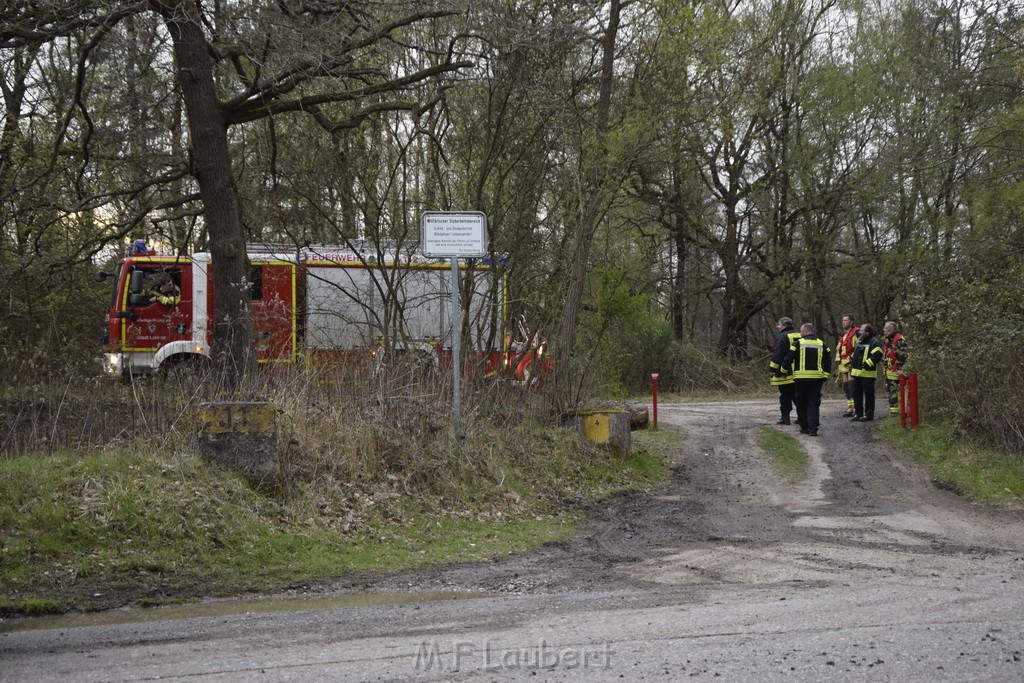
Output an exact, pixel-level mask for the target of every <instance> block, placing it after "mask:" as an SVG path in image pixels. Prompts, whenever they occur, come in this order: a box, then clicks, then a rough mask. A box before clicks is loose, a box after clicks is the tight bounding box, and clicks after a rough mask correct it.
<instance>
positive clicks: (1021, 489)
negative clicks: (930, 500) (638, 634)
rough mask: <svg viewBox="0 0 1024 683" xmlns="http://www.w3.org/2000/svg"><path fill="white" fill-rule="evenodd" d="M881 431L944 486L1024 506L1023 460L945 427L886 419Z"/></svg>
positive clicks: (983, 498)
mask: <svg viewBox="0 0 1024 683" xmlns="http://www.w3.org/2000/svg"><path fill="white" fill-rule="evenodd" d="M880 434H881V435H882V436H883V437H884V438H885V439H886V440H887V441H889V442H890V443H892V444H894V445H896V446H898V447H900V448H902V449H904V450H906V451H908V452H909V453H911V454H912V455H913V457H914V459H915V460H916V461H917V462H919V463H920V464H921V465H922V466H924V468H925V469H926V470H927V471H928V474H929V475H930V476H931V477H932V480H933V481H934V482H935V483H936V484H937V485H938V486H941V487H943V488H948V489H950V490H953V491H956V492H957V493H959V494H960V495H962V496H964V497H965V498H967V499H969V500H974V501H978V502H984V503H991V504H995V505H1016V506H1021V505H1024V459H1022V458H1020V457H1015V456H1012V455H1007V454H1005V453H999V452H997V451H994V450H992V449H989V448H984V447H981V446H978V445H976V444H972V443H970V442H969V441H965V440H964V439H962V438H959V437H957V436H955V435H954V434H952V432H951V431H950V430H948V429H946V428H943V427H936V426H923V427H921V428H919V429H913V430H908V429H903V428H901V427H900V426H899V422H898V421H897V420H885V421H884V422H883V423H882V426H881V429H880Z"/></svg>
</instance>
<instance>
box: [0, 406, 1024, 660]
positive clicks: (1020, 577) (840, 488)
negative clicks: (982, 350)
mask: <svg viewBox="0 0 1024 683" xmlns="http://www.w3.org/2000/svg"><path fill="white" fill-rule="evenodd" d="M773 405H774V404H773V402H771V401H749V402H730V403H714V404H711V403H708V404H679V405H669V406H666V405H662V406H661V407H660V409H659V423H660V426H661V428H662V429H668V428H671V429H678V430H680V431H681V432H682V433H683V434H684V439H683V440H682V442H681V443H680V444H679V446H678V449H677V452H676V454H675V457H674V463H673V468H674V469H673V474H672V476H671V478H670V480H669V481H667V482H665V483H664V484H663V485H661V486H659V487H658V488H657V489H656V490H654V491H651V492H649V493H645V494H634V495H628V496H620V497H617V498H614V499H612V500H609V501H605V502H603V503H601V504H599V505H597V506H596V507H595V509H594V510H593V512H594V515H595V521H594V523H593V525H592V526H591V527H590V529H589V530H588V531H587V533H585V534H583V535H581V536H580V537H578V538H577V539H574V540H572V541H569V542H566V543H561V544H554V545H551V546H548V547H545V548H543V549H541V550H539V551H537V552H534V553H531V554H528V555H524V556H520V557H515V558H506V559H499V560H495V561H492V562H485V563H478V564H471V565H463V566H452V567H444V568H437V569H430V570H424V571H417V572H412V573H406V574H401V575H397V576H390V577H373V578H367V577H362V578H360V579H359V580H357V581H348V582H345V583H342V584H339V585H337V586H334V587H333V588H332V590H330V591H329V592H328V594H327V595H326V596H325V595H324V594H319V595H316V596H298V595H296V596H291V597H293V598H295V599H294V600H293V601H292V602H290V603H289V606H288V607H286V608H285V609H284V610H283V611H282V610H281V609H280V608H277V607H275V608H274V610H275V611H273V612H266V613H264V612H261V611H260V606H259V605H260V603H258V602H248V603H242V604H241V605H240V606H239V607H238V608H237V609H235V610H231V609H224V610H222V612H221V613H220V614H219V615H218V616H217V617H211V616H204V615H203V613H202V612H199V611H194V612H193V613H191V614H187V613H186V614H181V613H175V614H174V615H173V616H172V615H168V618H167V619H164V620H161V621H147V622H145V623H139V622H138V621H137V620H133V618H132V616H131V615H130V614H126V615H125V618H124V619H123V620H121V622H122V623H115V624H107V625H96V626H87V627H81V628H76V627H74V626H75V625H74V624H73V623H71V622H65V623H63V624H57V627H56V628H54V627H50V628H47V629H45V630H35V631H15V632H9V633H4V634H0V661H5V662H6V663H5V664H4V665H3V667H0V679H5V680H15V677H16V678H17V679H19V680H21V679H22V676H21V674H29V673H33V672H34V675H33V676H31V677H38V678H44V679H46V678H53V679H56V678H60V677H61V676H62V672H63V673H66V672H74V673H75V674H76V676H75V677H76V678H79V679H80V680H110V679H114V680H132V679H136V678H149V677H175V676H181V677H190V678H191V677H200V678H216V679H218V680H242V679H247V678H248V677H250V676H251V675H253V673H254V672H261V673H262V675H263V676H264V677H266V678H268V679H270V680H279V679H285V678H288V679H292V678H298V679H317V678H330V679H331V680H378V679H380V680H388V679H407V678H416V679H423V680H465V679H484V680H489V679H498V678H500V679H502V680H508V679H520V678H521V679H524V680H526V679H529V680H538V678H537V677H538V676H539V677H540V678H539V680H566V679H584V678H586V679H587V680H613V679H614V680H623V679H626V680H641V679H647V678H661V679H668V680H672V679H677V678H681V677H683V676H708V677H711V676H725V677H727V678H739V679H746V678H759V679H775V678H797V679H821V678H824V677H829V678H836V677H840V678H842V677H848V678H866V679H869V680H871V679H874V680H879V679H888V678H906V679H911V680H942V679H949V680H962V679H964V678H969V679H972V680H979V679H982V680H984V679H987V680H1012V679H1017V680H1020V679H1024V663H1022V661H1021V660H1022V659H1024V591H1022V590H1021V588H1022V585H1024V515H1022V513H1021V512H1020V511H1012V510H994V509H989V508H985V507H981V506H977V505H972V504H970V503H966V502H964V501H963V500H962V499H960V498H959V497H957V496H956V495H955V494H953V493H950V492H949V491H946V490H943V489H940V488H937V487H936V486H934V485H933V484H932V483H931V482H930V481H929V480H928V479H927V477H926V476H925V475H924V474H923V472H922V471H921V470H920V469H919V468H918V467H917V466H916V465H914V464H913V463H912V462H911V461H910V460H909V459H908V458H907V457H906V456H904V455H902V454H900V453H898V452H895V451H893V450H892V449H890V448H888V447H887V446H886V445H885V444H883V443H881V442H880V441H878V440H877V439H875V438H874V436H873V431H872V428H873V425H871V424H865V423H853V422H850V421H849V420H845V419H842V418H840V417H838V415H839V413H841V412H842V407H841V406H840V405H839V404H838V403H826V405H825V406H823V415H824V416H825V417H824V419H823V424H822V429H821V436H820V437H818V438H811V437H806V436H801V437H799V438H800V440H801V443H802V444H803V445H804V447H805V449H806V450H807V451H808V453H809V454H810V456H811V468H810V472H809V476H808V477H807V478H806V479H804V480H803V481H800V482H798V483H794V482H791V481H789V480H787V479H786V478H784V477H782V476H780V475H779V474H778V473H777V472H776V470H775V468H774V466H773V464H772V462H771V459H770V458H769V457H768V456H767V455H765V454H764V453H762V452H761V451H760V450H759V449H758V448H757V446H756V443H755V439H756V436H757V433H758V430H759V429H761V428H762V427H764V426H768V425H771V424H773V423H774V420H775V412H774V408H773ZM779 429H789V430H790V433H793V434H794V435H797V432H796V429H795V428H785V427H779ZM356 592H358V593H359V594H360V595H364V596H365V595H375V596H385V598H386V596H392V597H393V599H392V600H390V601H388V600H387V599H385V602H389V604H383V605H365V606H358V607H356V606H347V607H346V606H340V607H339V606H336V605H326V603H325V599H326V598H327V597H330V596H339V595H340V596H344V595H351V594H353V593H356ZM451 593H458V594H459V595H460V596H461V597H463V598H466V597H467V596H472V599H459V600H453V599H450V597H451V596H450V594H451ZM278 597H280V596H278ZM230 604H231V603H223V605H230ZM151 612H153V611H151Z"/></svg>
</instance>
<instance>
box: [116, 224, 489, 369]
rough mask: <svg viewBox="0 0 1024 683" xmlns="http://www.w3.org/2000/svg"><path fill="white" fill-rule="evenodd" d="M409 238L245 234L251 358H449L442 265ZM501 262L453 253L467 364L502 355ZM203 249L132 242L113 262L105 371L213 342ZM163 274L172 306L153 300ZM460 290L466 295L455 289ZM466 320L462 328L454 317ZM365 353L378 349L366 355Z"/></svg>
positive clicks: (168, 362)
mask: <svg viewBox="0 0 1024 683" xmlns="http://www.w3.org/2000/svg"><path fill="white" fill-rule="evenodd" d="M415 247H416V245H409V244H396V243H388V244H384V245H381V244H376V243H371V242H366V241H360V242H350V243H347V244H345V245H340V246H305V247H298V248H295V247H290V248H289V247H283V246H280V245H277V246H274V245H249V247H247V255H248V259H249V264H250V268H251V270H250V296H251V297H252V316H253V337H254V340H255V344H256V353H257V359H258V362H259V363H261V364H284V365H286V366H295V365H297V364H306V365H313V366H315V367H320V366H321V365H323V364H330V363H337V362H355V363H364V364H368V365H370V366H371V367H372V364H373V363H374V362H378V363H379V362H380V358H382V357H383V354H384V353H387V352H388V350H390V352H391V353H396V354H399V353H400V354H420V355H421V356H422V357H424V358H428V359H429V362H431V363H433V364H434V365H435V366H436V367H451V348H452V344H451V303H450V302H451V266H450V263H449V262H447V261H445V260H442V259H434V258H427V257H424V256H422V255H420V254H418V253H417V252H416V251H415ZM503 265H504V264H503V263H492V262H491V261H490V260H487V259H481V260H478V261H475V262H472V263H471V264H470V263H466V262H463V263H460V280H461V281H462V287H463V291H464V292H466V291H468V292H469V294H470V296H469V297H468V298H469V307H468V311H467V310H463V312H462V316H463V319H464V320H466V321H468V327H469V337H468V342H469V343H468V346H467V344H466V340H465V339H464V340H463V343H462V346H463V348H464V349H466V353H467V357H468V361H467V367H468V368H471V369H475V368H479V369H482V370H483V372H484V373H485V374H492V373H494V372H496V371H497V370H498V369H499V368H500V367H501V364H502V361H503V351H504V349H503V348H502V346H503V344H504V339H505V335H504V333H503V321H504V320H505V318H506V317H507V311H506V305H507V302H506V292H507V288H506V274H505V269H504V268H503V267H502V266H503ZM215 267H216V264H215V263H214V260H213V258H212V257H211V255H210V254H208V253H196V254H192V255H189V256H174V255H166V254H159V253H157V252H156V251H154V250H152V249H149V248H147V247H146V245H145V244H144V243H143V242H136V243H134V244H133V245H132V246H131V247H130V248H129V250H128V255H127V256H126V257H125V258H123V259H122V260H121V261H120V262H119V263H118V267H117V271H116V272H115V273H112V274H110V275H111V276H112V277H113V279H114V286H113V291H112V293H111V298H110V305H109V307H108V309H107V314H106V335H105V337H106V338H105V340H104V343H105V346H106V351H107V353H106V354H105V356H104V358H103V365H104V370H105V372H106V373H107V374H108V375H110V376H112V377H121V378H125V379H128V378H131V377H133V376H136V375H149V374H154V373H156V372H158V371H161V370H164V369H169V368H177V367H182V365H183V364H187V363H189V362H200V363H201V362H203V361H205V360H206V359H208V358H209V357H210V347H211V345H213V344H215V343H216V341H215V334H214V333H213V325H214V319H215V311H214V310H213V306H214V303H213V277H212V273H213V270H214V268H215ZM165 276H170V278H171V279H172V280H173V282H174V283H175V285H177V286H178V288H179V289H180V290H181V298H180V301H178V303H177V304H176V305H165V304H162V303H159V302H158V301H153V300H152V298H153V297H152V296H151V294H148V293H146V292H150V291H151V290H152V289H155V287H156V284H155V283H156V282H157V281H158V280H159V279H161V278H163V277H165ZM464 298H465V296H464ZM463 329H465V327H464V328H463ZM372 359H377V360H376V361H373V360H372Z"/></svg>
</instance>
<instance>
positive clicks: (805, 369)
mask: <svg viewBox="0 0 1024 683" xmlns="http://www.w3.org/2000/svg"><path fill="white" fill-rule="evenodd" d="M785 365H787V366H788V367H790V368H792V370H793V384H794V385H795V391H794V402H795V403H796V423H797V424H798V425H800V431H801V432H803V433H804V434H810V435H811V436H817V435H818V425H819V423H820V419H821V388H822V386H824V384H825V380H827V379H828V378H829V375H831V374H832V350H831V349H830V348H828V347H827V346H825V342H823V341H821V340H820V339H818V338H817V337H815V336H814V325H812V324H811V323H804V324H803V325H801V326H800V336H799V337H798V338H796V339H794V340H793V343H792V344H791V345H790V347H789V353H787V354H786V360H785Z"/></svg>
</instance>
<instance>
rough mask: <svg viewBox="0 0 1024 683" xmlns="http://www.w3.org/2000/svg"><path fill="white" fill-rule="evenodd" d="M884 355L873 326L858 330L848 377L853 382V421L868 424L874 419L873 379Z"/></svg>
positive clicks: (865, 325)
mask: <svg viewBox="0 0 1024 683" xmlns="http://www.w3.org/2000/svg"><path fill="white" fill-rule="evenodd" d="M883 356H884V354H883V351H882V345H881V344H880V343H879V342H878V339H876V338H875V328H874V326H873V325H870V324H867V323H865V324H864V325H861V328H860V342H859V343H858V344H857V348H855V349H854V350H853V355H852V356H850V377H851V378H852V380H853V412H854V413H855V414H854V416H853V420H854V421H855V422H856V421H864V422H869V421H871V420H874V419H875V379H876V378H877V377H878V367H879V366H880V365H881V364H882V358H883Z"/></svg>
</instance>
